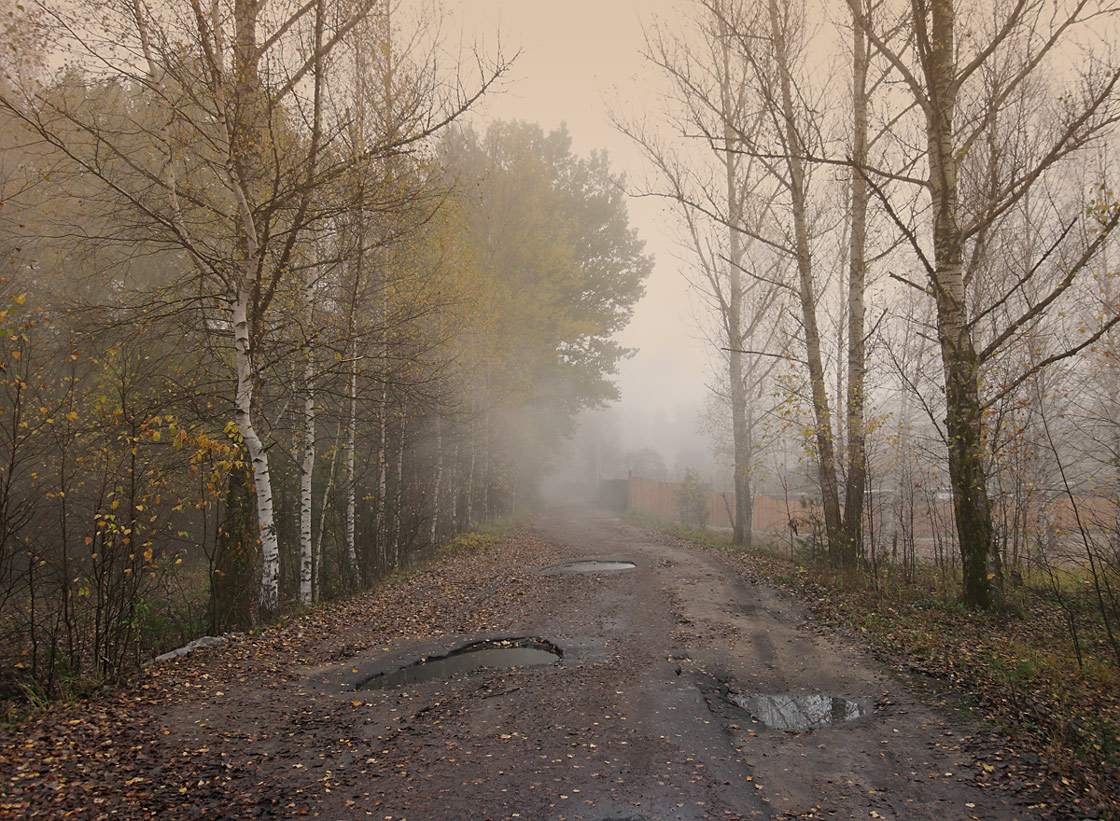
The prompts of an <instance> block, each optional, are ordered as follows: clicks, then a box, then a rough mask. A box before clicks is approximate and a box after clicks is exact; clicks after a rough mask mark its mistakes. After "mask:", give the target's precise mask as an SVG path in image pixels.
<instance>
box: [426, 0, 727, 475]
mask: <svg viewBox="0 0 1120 821" xmlns="http://www.w3.org/2000/svg"><path fill="white" fill-rule="evenodd" d="M679 6H680V4H679V3H676V2H672V0H612V1H611V2H608V3H603V2H592V0H576V1H575V2H571V3H565V4H564V5H563V8H562V10H561V9H560V8H558V7H556V6H554V5H552V4H546V3H540V2H524V1H523V0H464V2H459V3H456V4H454V7H453V8H449V9H448V11H449V14H450V20H449V22H451V23H452V25H453V26H455V27H461V28H462V30H463V31H464V32H465V36H466V37H468V38H476V39H477V40H478V41H479V42H481V43H484V44H490V45H492V46H493V45H496V44H497V43H498V42H499V41H500V44H501V47H502V49H503V50H504V51H507V52H509V53H512V52H513V51H515V50H517V49H520V51H521V53H520V55H519V56H518V57H517V59H516V60H515V62H514V66H513V71H512V73H511V75H510V79H509V81H508V83H507V84H506V85H505V86H504V87H503V88H502V89H501V90H500V91H499V92H498V93H496V94H493V95H491V96H489V97H488V98H487V99H485V100H484V101H483V103H482V105H481V106H480V108H479V110H478V112H476V114H475V115H474V119H475V121H476V122H481V123H484V122H487V121H489V120H494V119H521V120H531V121H535V122H539V123H541V124H542V125H543V126H544V127H545V128H546V129H550V128H557V127H559V126H560V125H561V124H563V125H566V126H567V128H568V130H569V132H570V133H571V136H572V142H573V147H574V150H575V151H577V152H578V153H581V154H587V153H589V152H591V151H595V150H606V151H607V152H608V154H609V156H610V159H611V163H612V165H613V167H614V168H615V170H616V171H617V172H619V173H622V174H626V176H627V177H628V178H629V179H630V180H632V181H637V180H640V179H642V177H643V175H644V174H645V166H644V162H643V158H642V156H641V152H640V151H639V150H638V149H637V148H636V146H635V145H634V143H633V141H632V140H630V139H629V138H628V137H626V136H624V135H622V134H621V133H619V131H618V130H617V129H616V128H614V126H613V125H612V124H611V114H612V112H614V113H616V114H620V115H622V116H627V117H629V116H632V115H634V114H636V113H638V112H641V111H642V110H644V109H648V110H651V111H653V110H656V108H657V106H658V96H659V95H658V93H657V91H656V89H657V88H658V84H659V83H661V80H660V79H659V78H658V77H657V75H656V73H655V72H654V70H653V68H652V67H651V66H650V64H649V63H648V61H647V60H646V59H645V58H644V57H643V56H642V49H643V45H644V35H643V27H644V26H646V25H648V24H649V22H650V21H651V20H653V19H654V18H655V17H663V18H665V17H667V18H669V19H672V18H673V16H674V15H679V14H680V8H679ZM629 211H630V222H631V225H632V226H633V227H634V228H636V229H637V230H638V232H639V233H640V235H641V237H642V238H643V239H644V240H645V243H646V251H647V252H648V253H652V254H653V255H654V257H655V260H656V267H655V268H654V271H653V273H652V275H651V276H650V277H649V279H648V280H647V281H646V295H645V297H644V298H643V299H642V300H641V302H639V303H638V307H637V311H636V312H635V315H634V318H633V320H632V321H631V322H630V325H629V327H627V328H626V330H625V331H623V332H622V333H621V334H620V335H619V339H620V341H621V342H622V343H623V344H624V345H626V346H627V347H629V348H631V349H634V350H635V354H634V356H633V357H631V358H630V359H628V360H626V361H624V362H623V363H622V365H621V368H620V372H619V375H618V378H617V384H618V387H619V389H620V392H621V400H620V402H618V403H617V404H616V405H615V406H613V407H612V408H610V409H609V410H607V411H604V412H602V413H601V414H594V413H593V414H587V415H585V416H584V417H583V421H584V422H585V423H586V427H587V430H586V431H585V436H584V437H583V438H584V439H587V440H589V441H575V442H573V443H572V447H571V448H569V450H568V453H567V454H566V457H565V459H564V460H563V461H565V462H566V463H567V467H568V468H569V469H570V468H571V466H572V463H573V462H574V463H576V464H583V463H585V461H586V459H585V454H586V451H587V450H588V448H589V447H590V444H589V442H595V441H599V440H600V439H602V438H603V437H606V439H607V441H608V442H609V443H610V445H611V446H612V447H613V448H614V449H615V450H617V451H619V452H620V453H627V452H631V451H638V450H641V449H643V448H653V449H654V450H656V451H657V452H658V453H660V454H661V456H662V457H663V458H664V460H665V462H666V466H667V468H668V470H669V472H670V474H671V475H676V474H677V473H679V472H680V471H681V470H683V469H684V468H686V467H689V466H692V467H696V468H698V469H703V470H704V471H705V472H707V471H708V470H710V469H711V468H712V467H713V463H712V456H711V453H710V448H709V440H708V438H707V437H706V436H704V435H703V434H701V433H700V432H699V431H700V416H701V413H702V409H703V406H704V402H705V399H706V396H707V394H708V393H709V391H708V388H707V385H708V384H709V383H710V382H711V376H710V367H709V357H710V354H711V352H712V347H711V345H710V343H709V342H708V341H707V340H706V339H705V338H704V336H703V334H702V333H701V332H700V331H699V330H698V325H699V323H700V321H702V319H703V317H702V311H701V306H699V305H698V304H697V301H696V298H695V295H694V294H693V292H692V289H691V287H690V286H689V282H688V280H687V279H686V277H685V275H684V273H683V272H682V266H683V265H685V263H684V262H682V257H684V256H685V254H686V252H685V251H684V250H683V249H682V248H681V247H680V246H679V244H678V242H677V241H676V238H675V233H674V232H675V230H676V229H675V227H674V222H673V218H672V215H670V214H669V213H668V210H667V207H666V206H665V204H664V203H663V202H660V201H658V200H654V199H645V198H640V197H634V198H631V199H630V201H629ZM608 472H609V471H608Z"/></svg>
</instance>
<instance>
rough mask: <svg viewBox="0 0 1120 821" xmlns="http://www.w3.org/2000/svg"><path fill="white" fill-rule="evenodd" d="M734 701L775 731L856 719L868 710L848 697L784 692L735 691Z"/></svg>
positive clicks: (815, 726) (820, 725)
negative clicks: (755, 693)
mask: <svg viewBox="0 0 1120 821" xmlns="http://www.w3.org/2000/svg"><path fill="white" fill-rule="evenodd" d="M731 700H732V701H733V702H735V703H736V704H738V705H739V706H740V707H742V708H743V709H744V710H746V711H747V712H749V713H750V714H751V715H752V716H754V717H755V718H756V719H757V720H758V721H760V722H762V723H763V724H765V725H766V726H767V727H771V728H773V729H775V730H814V729H817V728H820V727H830V726H832V725H833V724H843V723H844V722H845V721H854V720H855V719H857V718H859V717H860V716H862V715H864V713H865V712H866V711H865V710H864V707H863V705H861V704H859V703H858V702H855V701H850V700H848V699H846V698H838V697H836V696H826V695H824V694H823V693H809V694H808V695H801V694H794V693H783V694H780V695H773V696H746V695H742V694H741V693H733V694H732V695H731Z"/></svg>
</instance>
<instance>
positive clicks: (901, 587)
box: [627, 514, 1120, 818]
mask: <svg viewBox="0 0 1120 821" xmlns="http://www.w3.org/2000/svg"><path fill="white" fill-rule="evenodd" d="M627 518H628V519H629V520H630V521H631V522H633V523H634V524H637V525H639V526H643V527H647V528H651V529H655V530H659V531H661V532H664V533H668V534H671V535H673V536H676V537H678V538H681V539H684V540H686V541H689V542H692V543H695V544H700V545H704V546H706V547H709V548H714V549H716V550H719V551H721V552H723V553H725V554H728V555H729V556H731V557H732V559H733V560H734V561H735V562H736V563H737V564H738V565H739V566H740V567H742V568H743V570H744V571H746V572H747V574H748V575H750V576H751V577H753V578H756V579H760V580H763V581H765V582H767V583H769V584H771V585H774V586H777V587H780V588H782V589H785V590H786V591H788V592H789V593H791V594H793V595H794V596H795V597H796V598H798V599H800V600H801V601H803V602H804V603H805V604H807V605H808V607H809V609H810V610H811V612H812V613H813V615H814V616H815V617H816V618H817V619H818V620H820V621H822V622H824V623H826V624H829V625H831V626H833V627H837V628H841V629H843V630H845V631H847V632H848V633H850V634H852V635H854V636H857V637H858V638H859V640H861V641H862V642H864V643H866V644H867V645H868V646H869V648H870V649H871V651H872V652H873V653H874V654H875V655H876V657H878V658H879V659H880V660H882V661H884V662H886V663H887V664H889V665H891V666H892V667H894V668H895V669H897V670H899V671H901V672H902V673H904V674H907V675H908V676H911V677H914V676H916V677H917V678H918V679H919V680H925V682H926V683H931V684H934V685H935V686H936V689H937V690H938V692H939V693H940V694H941V695H942V699H943V700H944V699H947V700H948V701H950V702H953V703H955V705H957V706H958V707H959V708H960V709H964V710H965V711H967V712H968V713H970V714H971V715H972V716H973V717H975V718H979V719H980V720H982V721H983V722H985V723H986V724H987V725H988V726H991V727H994V728H996V729H997V730H998V732H999V733H1000V734H1001V735H1003V736H1005V737H1006V738H1008V739H1009V741H1010V742H1011V744H1012V745H1014V747H1015V749H1016V750H1018V751H1021V752H1024V753H1028V754H1033V755H1035V756H1037V757H1038V760H1039V762H1040V764H1039V766H1038V767H1035V768H1034V772H1033V773H1023V772H1020V773H1019V774H1018V775H1015V776H1012V775H1011V774H1010V773H1006V774H1005V775H1006V776H1007V777H1009V778H1011V777H1014V778H1021V781H1022V783H1023V784H1024V785H1025V786H1027V787H1031V788H1041V789H1042V791H1043V794H1044V795H1047V796H1048V800H1045V801H1044V802H1043V803H1046V804H1047V805H1048V807H1049V809H1051V810H1055V811H1056V812H1057V814H1058V815H1064V814H1067V813H1069V814H1072V815H1075V816H1076V817H1080V818H1086V817H1105V818H1120V668H1118V665H1117V661H1116V658H1115V655H1114V654H1113V650H1112V644H1111V638H1110V636H1109V635H1108V634H1107V631H1106V625H1105V624H1104V622H1103V619H1101V618H1100V616H1099V613H1098V611H1097V610H1096V608H1095V604H1094V601H1093V599H1092V585H1091V584H1088V583H1086V580H1085V579H1081V578H1079V576H1078V572H1077V571H1076V570H1070V571H1066V575H1065V577H1064V578H1063V579H1062V580H1061V583H1060V586H1059V587H1055V586H1054V585H1053V584H1052V583H1051V580H1050V578H1049V576H1048V575H1047V574H1040V573H1034V574H1023V580H1022V582H1020V583H1018V584H1017V585H1016V586H1015V587H1013V588H1012V589H1010V590H1008V592H1007V600H1006V603H1005V606H1004V607H1003V608H1001V609H999V610H995V611H991V612H986V613H980V612H974V611H971V610H969V609H968V608H966V607H965V606H964V605H962V604H961V602H960V600H959V598H958V596H957V592H956V591H957V589H958V588H957V585H958V584H959V577H958V576H957V575H956V574H955V572H954V571H953V570H952V569H951V568H949V569H946V568H936V567H932V566H919V567H918V568H916V569H914V570H913V571H912V572H910V573H904V572H902V570H901V569H900V568H897V567H895V566H893V565H890V564H889V563H888V564H880V565H879V567H878V572H877V573H875V574H871V573H870V572H863V573H855V574H842V573H839V572H837V571H835V570H833V569H832V568H830V567H828V566H827V564H826V563H824V562H823V561H821V560H820V559H813V558H811V557H806V555H805V551H801V552H800V553H795V555H794V556H793V557H792V558H791V556H790V550H789V547H788V544H785V545H779V544H778V543H776V542H774V541H770V542H768V543H765V544H761V545H758V546H757V547H756V548H755V549H753V550H751V551H750V552H749V553H748V552H746V551H744V550H742V549H741V548H736V547H734V546H732V545H730V544H729V535H728V534H723V533H716V532H711V531H707V532H704V531H697V530H694V529H682V528H680V527H676V526H673V525H669V524H666V523H664V522H660V521H657V520H654V519H650V518H649V517H643V516H635V515H632V514H628V515H627ZM756 540H757V537H756ZM1039 782H1041V783H1039Z"/></svg>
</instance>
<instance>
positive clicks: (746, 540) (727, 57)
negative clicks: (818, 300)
mask: <svg viewBox="0 0 1120 821" xmlns="http://www.w3.org/2000/svg"><path fill="white" fill-rule="evenodd" d="M719 26H720V31H721V34H722V35H723V37H722V38H721V41H720V46H721V54H722V57H723V66H722V72H723V74H722V77H721V78H720V108H721V116H722V118H723V142H724V146H723V147H724V151H723V158H722V159H723V164H724V171H725V173H726V177H727V191H726V194H727V231H728V237H727V241H728V262H727V266H728V271H727V277H728V287H729V291H730V293H729V294H728V300H727V304H726V305H725V306H724V311H723V314H724V317H723V318H724V322H725V325H726V330H725V332H726V334H727V347H728V354H727V365H728V368H727V370H728V373H727V376H728V382H729V389H730V394H731V396H730V399H731V438H732V451H733V452H734V466H733V467H734V474H733V476H734V482H735V517H734V521H733V522H732V534H731V542H732V544H736V545H743V546H745V547H748V548H749V547H750V546H751V536H752V533H751V527H752V523H751V519H752V516H751V510H750V507H751V498H750V493H751V492H750V476H749V474H750V470H751V459H752V456H753V454H752V453H751V452H750V448H749V447H748V445H747V429H746V414H747V396H746V384H745V383H744V381H743V356H744V353H743V341H744V340H743V272H742V265H743V257H744V253H743V237H742V235H741V233H740V231H741V226H742V221H743V194H742V192H741V191H740V190H739V175H738V165H739V156H738V154H737V153H736V152H735V151H733V150H732V145H733V144H734V142H735V132H734V129H733V128H732V125H731V118H732V117H734V116H735V114H736V108H737V106H736V105H735V101H734V100H733V99H732V96H733V95H732V87H731V48H730V35H729V32H728V30H727V29H728V26H727V21H726V19H725V18H724V17H723V16H722V15H720V18H719ZM713 285H714V283H713Z"/></svg>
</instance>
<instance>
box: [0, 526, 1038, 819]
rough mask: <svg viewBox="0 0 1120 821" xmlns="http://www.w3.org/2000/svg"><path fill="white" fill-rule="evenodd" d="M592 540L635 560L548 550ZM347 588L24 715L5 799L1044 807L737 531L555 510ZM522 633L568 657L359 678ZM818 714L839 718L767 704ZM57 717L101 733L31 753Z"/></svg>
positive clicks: (328, 809) (665, 809)
mask: <svg viewBox="0 0 1120 821" xmlns="http://www.w3.org/2000/svg"><path fill="white" fill-rule="evenodd" d="M588 558H596V559H610V560H619V561H629V562H632V563H633V564H634V567H633V569H628V570H611V571H606V572H598V573H595V572H592V573H586V572H564V571H562V570H561V571H558V572H546V573H541V572H538V571H539V569H540V568H542V567H546V566H550V565H557V564H562V563H564V562H569V561H572V560H577V559H588ZM348 608H349V609H345V608H344V609H343V610H342V611H340V612H338V613H336V614H334V615H332V616H331V618H330V619H327V618H325V617H319V618H318V619H316V617H314V616H309V617H307V618H306V619H304V620H302V621H297V622H294V623H293V624H291V625H289V626H288V627H286V628H284V629H282V630H277V631H271V633H270V634H269V635H268V636H266V637H265V638H263V639H253V640H245V641H243V642H235V643H231V644H229V645H227V646H225V647H222V648H218V649H216V650H209V651H205V652H204V653H201V654H198V655H197V656H192V657H188V658H187V659H184V660H182V661H177V662H174V663H171V664H167V665H163V666H161V667H159V668H157V669H155V670H153V671H151V672H150V673H149V674H148V675H146V676H143V677H141V678H140V679H138V680H137V682H135V684H133V685H132V686H130V687H128V688H125V690H123V691H122V692H119V693H114V694H113V695H112V696H106V697H105V698H104V699H103V700H102V702H99V703H95V704H93V705H86V706H80V705H79V706H76V707H74V708H70V709H69V710H67V711H62V712H61V713H59V714H57V715H55V716H53V717H50V718H47V719H43V721H42V722H40V723H39V724H37V725H35V726H32V727H30V728H26V729H25V731H24V736H23V737H22V738H5V739H4V742H5V749H6V750H7V756H8V757H9V759H10V761H9V763H11V764H12V765H13V766H15V767H17V768H18V773H19V774H18V775H17V776H12V777H8V776H5V779H4V782H3V789H4V795H3V802H2V803H0V807H3V808H6V810H7V811H8V812H11V813H13V814H21V813H22V814H27V815H35V814H42V815H48V816H51V817H54V815H55V814H56V810H59V809H70V810H76V811H77V815H79V816H83V815H87V816H90V817H94V816H99V815H107V814H109V813H110V812H117V813H119V814H121V815H123V816H125V817H143V816H146V815H154V814H160V813H162V814H166V813H168V812H169V811H172V812H174V813H175V815H176V816H178V817H192V816H193V817H217V816H230V817H266V818H267V817H288V816H294V815H310V816H318V817H325V818H340V819H341V818H359V817H373V818H378V819H410V820H413V821H425V820H426V819H468V818H469V819H488V818H490V819H512V818H523V819H598V820H599V821H606V819H634V820H635V821H636V820H637V819H700V818H719V819H724V818H728V819H730V818H770V817H817V818H860V819H867V818H888V819H889V818H897V819H923V818H929V819H938V820H939V821H944V820H947V819H958V818H961V819H965V818H982V819H992V818H1021V817H1030V815H1031V813H1030V811H1029V810H1027V809H1026V808H1025V806H1023V805H1021V804H1020V805H1016V804H1013V803H1005V802H1012V801H1014V800H1015V796H1014V794H1010V795H1009V794H1006V793H994V792H986V791H983V790H980V789H978V788H977V787H975V786H974V785H973V783H972V776H973V761H972V760H971V756H970V754H969V753H968V752H967V751H965V750H964V749H963V748H962V746H961V738H962V736H963V735H965V734H966V733H968V732H969V731H970V728H969V727H968V726H966V725H963V724H961V723H959V722H960V719H958V718H953V717H951V716H950V715H949V714H948V713H944V712H938V711H936V710H934V709H932V708H930V707H928V706H926V705H924V704H922V703H921V702H920V701H919V700H917V699H916V697H914V696H912V695H909V694H908V692H907V688H906V687H905V686H903V684H902V683H900V682H898V681H896V680H894V679H892V678H891V677H889V676H888V675H887V674H886V673H884V672H883V671H881V670H880V669H879V668H878V667H877V665H876V664H875V663H874V662H872V661H871V660H869V659H868V658H867V657H866V656H864V655H862V654H861V653H860V652H858V651H856V650H854V649H852V648H849V647H846V646H845V645H844V644H843V642H841V641H839V640H838V639H837V638H835V637H834V636H832V635H829V634H827V633H825V632H822V631H819V630H817V629H815V628H813V627H812V626H811V625H808V624H807V623H806V622H805V620H804V618H803V617H802V616H801V615H800V614H799V611H798V608H797V607H795V606H794V605H793V604H792V603H790V602H789V601H788V600H786V599H785V598H783V597H782V596H781V595H780V594H778V593H775V592H774V591H771V590H769V589H768V588H765V587H763V586H755V585H751V584H749V583H748V582H746V581H745V580H743V579H741V578H740V577H739V576H738V575H737V574H736V572H735V571H734V570H733V569H732V567H731V566H730V565H729V564H727V563H726V562H725V561H724V559H723V558H721V557H720V556H719V555H718V554H715V553H713V552H710V551H706V550H701V549H698V548H694V547H691V546H687V545H684V544H681V543H679V542H677V541H676V540H673V539H671V538H668V537H664V536H661V535H658V534H653V533H650V532H647V531H644V530H641V529H639V528H636V527H634V526H631V525H629V524H626V523H624V522H622V521H620V520H618V519H617V518H614V517H612V516H610V515H608V514H605V513H599V512H593V511H588V510H567V511H554V512H551V513H547V514H544V515H542V516H540V517H539V518H538V520H537V522H536V524H535V531H533V532H527V533H523V534H521V535H520V536H519V537H518V538H517V539H516V540H515V542H514V543H511V544H507V545H506V546H505V547H503V549H502V550H500V551H499V550H491V551H486V552H484V553H483V554H480V555H476V556H470V557H460V558H457V559H453V560H450V561H448V562H446V563H444V564H442V565H440V566H438V567H436V568H435V569H433V570H432V571H430V572H424V573H422V574H417V575H416V576H414V577H413V578H411V579H409V580H407V581H405V582H403V583H400V584H397V585H395V586H393V587H391V588H390V589H388V590H386V591H383V592H381V593H379V594H376V595H371V596H370V597H366V598H364V599H362V600H361V601H359V602H356V603H354V604H353V605H350V606H348ZM402 614H404V615H402ZM521 637H528V638H532V639H535V640H539V641H541V642H546V643H551V645H554V646H555V647H556V648H557V649H558V651H559V652H560V654H561V658H560V660H559V661H558V662H557V663H555V664H551V665H542V666H533V667H521V668H515V669H488V670H481V671H478V672H475V673H473V674H470V675H462V676H456V677H452V678H450V679H444V678H440V679H436V680H430V681H419V682H414V683H408V684H404V685H399V686H395V687H382V688H375V689H358V688H356V685H359V684H361V683H362V682H363V681H366V680H369V679H370V677H371V676H377V675H378V674H382V673H391V672H392V671H394V670H397V669H399V668H400V667H402V666H403V665H406V664H409V663H411V662H413V661H415V660H416V659H418V658H420V657H424V656H432V655H439V654H441V653H444V652H446V651H448V650H452V649H454V648H456V647H459V646H462V645H464V644H467V643H469V642H472V641H477V640H480V639H488V638H504V639H508V638H521ZM538 646H547V645H538ZM372 682H373V683H374V684H377V683H378V681H377V679H376V678H374V679H373V680H372ZM735 695H738V696H739V699H738V701H739V702H740V703H741V704H742V705H745V708H744V707H743V706H739V704H737V703H736V701H735V699H734V698H733V697H734V696H735ZM768 696H775V697H777V698H775V699H770V700H766V699H763V698H760V697H768ZM789 696H796V697H797V698H790V697H789ZM783 697H785V698H783ZM805 710H808V711H809V712H808V713H806V712H805ZM91 711H92V715H93V716H102V717H106V716H107V717H108V719H106V721H105V722H104V725H105V726H104V727H102V724H103V722H102V721H100V720H99V719H97V718H96V717H91ZM813 711H815V712H813ZM813 719H815V720H820V721H822V722H826V723H829V722H831V724H830V726H820V727H817V728H815V729H811V730H808V731H806V730H802V731H790V730H785V729H779V728H775V727H771V726H767V723H766V722H770V723H771V724H778V725H781V724H783V723H785V724H786V725H791V726H798V722H804V721H808V720H813ZM112 726H115V727H116V729H115V730H113V729H111V727H112ZM801 726H804V725H801ZM75 728H76V729H75ZM99 728H100V729H99ZM52 733H56V734H57V733H66V734H69V736H68V737H69V739H70V747H69V749H71V750H72V749H73V748H74V746H75V743H74V739H75V738H77V739H78V740H77V742H76V743H77V745H78V746H82V745H86V746H88V747H89V748H90V749H91V750H93V751H94V752H92V753H90V754H89V755H85V756H81V755H73V754H68V753H67V752H66V751H64V750H63V751H60V750H59V749H57V745H56V749H54V751H53V752H54V756H55V757H54V758H53V759H52V760H53V761H54V763H53V764H51V765H46V764H40V765H39V766H38V768H37V769H36V770H35V772H34V773H32V772H31V767H30V765H29V761H32V760H33V759H34V758H35V757H36V756H38V759H37V760H39V761H41V760H42V758H43V754H44V751H45V750H47V748H48V746H49V745H50V744H51V743H52V741H51V739H52ZM28 739H30V741H29V740H28ZM106 745H107V746H106Z"/></svg>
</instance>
